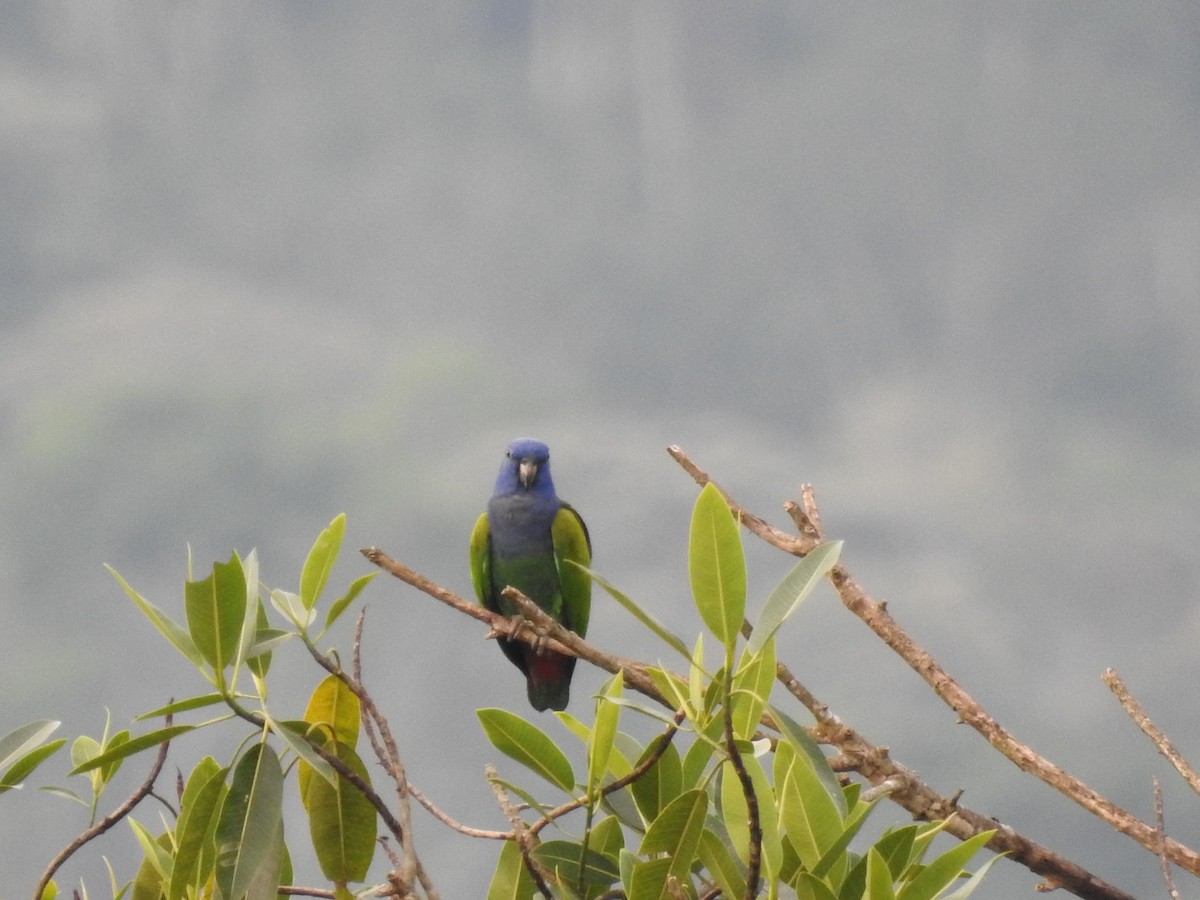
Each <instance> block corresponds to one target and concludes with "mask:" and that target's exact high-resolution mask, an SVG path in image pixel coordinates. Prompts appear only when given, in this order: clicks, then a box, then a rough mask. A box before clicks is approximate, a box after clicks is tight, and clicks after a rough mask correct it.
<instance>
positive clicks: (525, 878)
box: [487, 841, 537, 900]
mask: <svg viewBox="0 0 1200 900" xmlns="http://www.w3.org/2000/svg"><path fill="white" fill-rule="evenodd" d="M536 892H537V888H536V886H535V885H534V883H533V876H532V875H530V874H529V870H528V869H527V868H526V867H525V860H523V859H521V848H520V847H518V846H517V842H516V841H504V842H502V844H501V847H500V858H499V859H498V860H497V861H496V871H495V872H493V873H492V881H491V884H489V885H488V892H487V900H532V898H533V896H534V894H535V893H536Z"/></svg>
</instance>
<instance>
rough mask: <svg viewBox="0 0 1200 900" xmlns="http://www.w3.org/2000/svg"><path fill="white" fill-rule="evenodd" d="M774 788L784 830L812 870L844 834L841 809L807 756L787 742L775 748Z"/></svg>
mask: <svg viewBox="0 0 1200 900" xmlns="http://www.w3.org/2000/svg"><path fill="white" fill-rule="evenodd" d="M775 791H776V797H777V800H778V803H779V819H780V824H781V826H782V828H783V830H784V833H785V834H786V835H787V838H788V841H789V842H790V843H791V845H792V847H793V849H795V851H796V854H797V855H798V856H799V857H800V861H801V862H802V863H804V867H805V868H806V869H808V870H809V871H813V870H814V869H816V867H817V865H818V864H819V863H820V862H821V860H822V858H823V857H824V856H825V853H826V852H827V851H828V850H829V849H830V848H831V847H833V846H834V845H835V844H836V843H837V841H838V838H840V837H841V835H842V832H843V826H842V815H841V810H839V809H838V807H837V805H836V804H835V803H834V802H833V800H832V798H831V797H830V796H829V795H828V794H827V793H826V792H825V788H824V786H823V785H822V784H821V782H820V780H819V779H818V778H817V777H816V775H815V774H814V773H813V771H812V765H811V763H810V762H809V759H808V757H807V756H805V755H804V754H803V753H797V751H796V750H795V748H793V747H792V745H791V744H790V743H788V742H787V741H780V742H779V744H778V745H777V746H776V748H775Z"/></svg>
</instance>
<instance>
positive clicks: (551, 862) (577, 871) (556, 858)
mask: <svg viewBox="0 0 1200 900" xmlns="http://www.w3.org/2000/svg"><path fill="white" fill-rule="evenodd" d="M581 857H582V862H581ZM533 858H534V859H536V860H537V861H538V862H540V863H541V864H542V865H544V866H545V867H546V868H547V869H549V870H550V871H551V872H557V873H558V876H559V881H560V883H562V884H563V885H565V886H567V887H570V888H574V887H575V886H576V885H578V884H579V882H580V875H581V870H582V880H583V883H584V884H585V885H595V886H598V887H608V886H609V885H610V884H613V883H614V882H615V881H617V879H618V878H620V870H619V869H618V868H617V864H616V862H614V861H613V860H611V859H609V858H608V857H606V856H603V855H601V854H600V853H597V852H596V851H595V850H592V849H590V848H589V849H588V850H584V849H583V847H581V846H580V845H579V844H577V843H575V842H574V841H543V842H542V843H540V844H538V845H537V846H536V847H535V848H534V849H533Z"/></svg>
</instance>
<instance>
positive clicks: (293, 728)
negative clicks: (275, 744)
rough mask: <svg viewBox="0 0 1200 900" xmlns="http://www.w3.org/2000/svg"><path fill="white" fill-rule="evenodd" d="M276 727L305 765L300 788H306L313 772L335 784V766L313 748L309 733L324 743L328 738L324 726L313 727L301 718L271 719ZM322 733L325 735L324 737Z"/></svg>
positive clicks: (281, 738)
mask: <svg viewBox="0 0 1200 900" xmlns="http://www.w3.org/2000/svg"><path fill="white" fill-rule="evenodd" d="M271 721H272V724H273V726H274V728H273V729H272V730H273V731H274V732H275V734H277V735H278V736H279V739H280V740H281V741H283V742H284V743H285V744H287V745H288V747H289V748H291V751H292V752H293V753H295V754H296V756H298V757H299V758H300V760H301V761H302V762H304V763H305V766H302V767H301V768H300V771H299V781H300V790H301V791H303V790H304V789H305V785H304V781H305V779H306V778H308V777H310V776H311V773H312V772H315V773H316V774H318V775H320V776H321V777H322V778H324V779H325V780H326V781H328V782H329V783H330V784H333V783H334V782H335V781H336V779H337V778H338V774H337V772H335V771H334V768H333V766H331V765H330V764H329V763H328V762H326V761H325V760H324V759H322V758H321V755H320V754H319V753H317V751H316V750H314V749H313V746H312V743H311V742H310V741H309V737H308V736H309V734H310V733H313V735H314V737H316V738H317V739H318V742H319V743H322V744H323V743H324V740H325V739H327V736H328V732H322V731H321V728H322V726H319V725H318V726H316V727H315V728H313V727H312V726H310V725H309V724H308V723H307V722H303V721H301V720H299V719H288V720H285V721H275V720H271ZM322 735H325V737H324V738H323V737H322Z"/></svg>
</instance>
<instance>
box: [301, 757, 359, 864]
mask: <svg viewBox="0 0 1200 900" xmlns="http://www.w3.org/2000/svg"><path fill="white" fill-rule="evenodd" d="M325 749H327V750H330V751H332V752H333V753H334V755H335V756H337V758H338V759H340V760H341V761H342V762H344V763H345V764H346V765H347V766H349V767H350V769H351V770H352V771H354V772H355V773H356V774H357V775H358V776H359V778H361V779H362V780H363V781H364V782H366V783H367V784H368V785H369V784H370V783H371V779H370V776H369V775H368V773H367V768H366V766H364V765H363V762H362V760H361V759H360V758H359V756H358V754H357V753H355V752H354V748H353V747H351V746H350V745H349V744H345V743H342V742H341V741H336V742H331V743H329V744H326V745H325ZM300 765H301V767H303V766H304V765H305V763H301V764H300ZM302 783H303V784H304V785H305V788H304V790H303V793H302V794H301V801H302V802H303V804H304V809H305V810H306V811H307V812H308V825H309V832H310V833H311V835H312V842H313V849H314V850H315V851H316V853H317V861H318V862H319V863H320V864H321V871H322V872H323V873H324V875H325V877H326V878H328V879H329V880H330V881H335V882H343V881H365V880H366V877H367V870H368V869H369V868H370V866H371V859H372V857H373V856H374V855H375V838H376V828H377V819H376V815H375V807H374V806H372V805H371V801H369V800H368V799H367V798H366V797H365V796H363V794H362V792H361V791H359V790H358V788H356V787H355V786H354V785H353V784H351V783H350V782H349V781H347V780H346V779H345V778H343V777H341V776H340V775H339V776H338V779H337V783H336V784H330V783H329V782H328V781H326V780H325V779H324V778H309V779H306V780H305V781H304V782H302Z"/></svg>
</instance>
